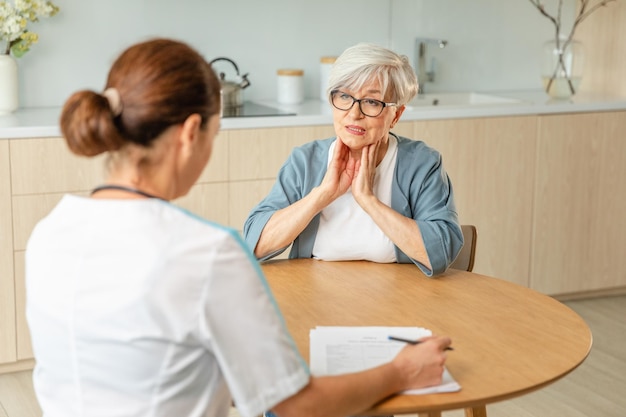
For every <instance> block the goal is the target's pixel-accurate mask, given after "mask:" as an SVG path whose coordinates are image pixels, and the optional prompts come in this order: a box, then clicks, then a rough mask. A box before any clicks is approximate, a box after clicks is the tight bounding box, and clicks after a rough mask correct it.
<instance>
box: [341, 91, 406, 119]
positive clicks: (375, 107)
mask: <svg viewBox="0 0 626 417" xmlns="http://www.w3.org/2000/svg"><path fill="white" fill-rule="evenodd" d="M330 101H331V103H332V104H333V106H334V107H335V108H336V109H338V110H343V111H348V110H350V109H351V108H352V106H354V103H359V110H361V113H363V114H364V115H365V116H368V117H376V116H379V115H380V114H381V113H382V112H383V110H384V109H385V107H387V106H397V105H398V103H385V102H384V101H380V100H375V99H373V98H362V99H357V98H354V97H352V96H351V95H350V94H348V93H344V92H342V91H339V90H333V91H331V92H330Z"/></svg>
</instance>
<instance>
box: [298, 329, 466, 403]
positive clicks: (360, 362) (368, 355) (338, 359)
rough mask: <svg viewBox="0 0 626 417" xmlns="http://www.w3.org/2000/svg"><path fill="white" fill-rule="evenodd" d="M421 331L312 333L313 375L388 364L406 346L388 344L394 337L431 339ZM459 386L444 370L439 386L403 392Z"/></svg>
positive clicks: (310, 336) (448, 389)
mask: <svg viewBox="0 0 626 417" xmlns="http://www.w3.org/2000/svg"><path fill="white" fill-rule="evenodd" d="M431 334H432V332H431V331H430V330H428V329H424V328H422V327H367V326H363V327H361V326H358V327H332V326H318V327H316V328H315V329H311V331H310V333H309V338H310V358H311V373H312V374H313V375H318V376H320V375H337V374H343V373H348V372H358V371H363V370H365V369H370V368H374V367H376V366H379V365H382V364H384V363H387V362H390V361H391V360H392V359H393V358H394V357H395V356H396V355H397V354H398V352H400V350H401V349H402V348H403V347H404V346H405V345H406V344H405V343H403V342H396V341H393V340H389V336H395V337H400V338H405V339H410V340H417V339H421V338H423V337H426V336H430V335H431ZM460 389H461V386H460V385H459V384H458V383H457V382H456V381H455V380H454V378H452V375H450V373H449V372H448V370H447V369H444V373H443V381H442V382H441V384H440V385H436V386H433V387H427V388H421V389H414V390H408V391H404V392H403V394H415V395H419V394H431V393H437V392H454V391H459V390H460Z"/></svg>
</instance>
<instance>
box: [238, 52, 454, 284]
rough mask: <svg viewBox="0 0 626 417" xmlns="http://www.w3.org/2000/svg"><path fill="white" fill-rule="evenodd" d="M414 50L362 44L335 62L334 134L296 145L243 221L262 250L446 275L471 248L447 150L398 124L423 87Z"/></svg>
mask: <svg viewBox="0 0 626 417" xmlns="http://www.w3.org/2000/svg"><path fill="white" fill-rule="evenodd" d="M417 87H418V85H417V78H416V76H415V72H414V70H413V68H412V67H411V65H410V63H409V60H408V58H407V57H406V56H403V55H399V54H397V53H395V52H393V51H391V50H389V49H387V48H383V47H381V46H378V45H373V44H366V43H361V44H357V45H355V46H352V47H350V48H348V49H346V50H345V51H344V52H343V53H342V54H341V56H340V57H339V58H338V59H337V60H336V62H335V64H334V65H333V67H332V69H331V73H330V77H329V88H328V97H329V101H330V105H331V107H332V110H333V123H334V128H335V133H336V137H333V138H329V139H325V140H317V141H313V142H310V143H308V144H305V145H304V146H301V147H298V148H295V149H294V150H293V151H292V153H291V155H290V156H289V158H288V160H287V161H286V162H285V164H284V165H283V166H282V168H281V169H280V172H279V173H278V178H277V181H276V184H275V185H274V187H273V188H272V190H271V191H270V193H269V194H268V195H267V196H266V197H265V198H264V199H263V200H262V201H261V202H260V203H259V204H258V205H257V206H256V207H255V208H254V209H253V210H252V211H251V212H250V215H249V216H248V219H247V220H246V222H245V225H244V235H245V238H246V241H247V242H248V244H249V245H250V246H251V248H253V249H254V253H255V255H256V256H257V257H258V258H260V259H262V260H265V259H269V258H271V257H274V256H276V255H278V254H279V253H281V252H282V251H284V250H285V249H286V248H287V247H288V246H289V245H292V248H291V252H290V255H289V257H290V258H310V257H313V258H317V259H323V260H356V259H365V260H370V261H374V262H399V263H411V262H412V263H414V264H416V265H417V266H418V267H419V268H420V269H421V270H422V272H424V273H425V274H426V275H429V276H432V275H436V274H439V273H441V272H443V271H445V270H446V269H447V267H448V266H449V265H450V264H451V263H452V262H453V261H454V259H455V257H456V256H457V254H458V253H459V251H460V249H461V247H462V246H463V235H462V233H461V228H460V226H459V223H458V216H457V213H456V208H455V204H454V197H453V192H452V185H451V183H450V180H449V178H448V175H447V174H446V172H445V170H444V168H443V165H442V159H441V155H440V154H439V153H438V152H437V151H435V150H434V149H432V148H430V147H428V146H427V145H426V144H425V143H423V142H421V141H415V140H411V139H408V138H404V137H400V136H397V135H395V134H393V133H391V129H392V128H393V127H394V126H395V125H396V123H398V120H400V117H401V116H402V113H403V112H404V110H405V105H406V103H408V102H409V101H410V100H411V99H413V98H414V97H415V95H416V93H417Z"/></svg>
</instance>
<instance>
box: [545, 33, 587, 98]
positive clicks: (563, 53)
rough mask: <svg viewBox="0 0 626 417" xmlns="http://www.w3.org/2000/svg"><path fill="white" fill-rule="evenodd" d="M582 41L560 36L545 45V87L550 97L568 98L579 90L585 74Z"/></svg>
mask: <svg viewBox="0 0 626 417" xmlns="http://www.w3.org/2000/svg"><path fill="white" fill-rule="evenodd" d="M583 65H584V50H583V45H582V43H580V42H578V41H575V40H573V39H572V40H570V41H569V42H568V41H567V38H564V37H560V38H558V40H556V39H554V40H550V41H547V42H546V43H544V45H543V69H542V74H541V76H542V79H543V88H544V90H545V92H546V93H548V95H549V96H550V97H554V98H559V99H566V98H569V97H571V96H573V95H574V94H576V92H577V91H578V87H579V86H580V81H581V80H582V75H583Z"/></svg>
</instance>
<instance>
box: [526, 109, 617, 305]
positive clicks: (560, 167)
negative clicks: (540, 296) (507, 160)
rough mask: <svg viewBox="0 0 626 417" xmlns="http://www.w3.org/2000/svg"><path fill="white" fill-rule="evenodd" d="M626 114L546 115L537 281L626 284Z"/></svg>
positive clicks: (539, 176)
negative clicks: (625, 135) (625, 133)
mask: <svg viewBox="0 0 626 417" xmlns="http://www.w3.org/2000/svg"><path fill="white" fill-rule="evenodd" d="M625 131H626V112H607V113H589V114H577V115H573V114H569V115H568V114H565V115H553V116H542V117H539V138H538V144H537V163H536V165H537V171H536V172H537V173H536V179H535V184H536V185H535V198H534V221H533V224H534V227H533V246H532V267H531V282H530V284H531V287H532V288H535V289H537V290H539V291H541V292H544V293H547V294H569V293H579V292H586V293H588V292H593V291H605V290H610V289H613V288H616V287H624V286H626V256H624V255H625V254H626V240H625V238H624V237H625V236H626V216H625V214H626V163H625V158H626V141H625V140H624V132H625Z"/></svg>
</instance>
